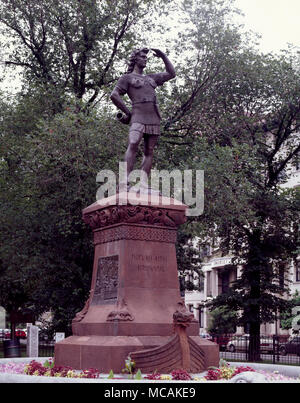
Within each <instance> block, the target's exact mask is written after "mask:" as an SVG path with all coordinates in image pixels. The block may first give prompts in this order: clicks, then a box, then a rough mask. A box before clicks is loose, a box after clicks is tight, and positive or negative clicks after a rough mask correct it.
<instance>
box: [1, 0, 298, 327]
mask: <svg viewBox="0 0 300 403" xmlns="http://www.w3.org/2000/svg"><path fill="white" fill-rule="evenodd" d="M167 6H168V7H169V8H170V7H171V5H170V2H168V1H158V0H157V1H154V0H151V1H150V0H139V1H131V0H130V1H123V0H122V1H102V2H100V1H84V2H83V1H75V0H64V1H63V2H60V3H59V4H58V3H57V2H56V1H54V2H53V1H48V0H42V1H40V2H36V1H33V0H30V1H26V2H24V1H21V0H10V1H9V2H7V1H0V28H1V33H2V34H3V35H4V36H5V37H6V38H7V41H6V42H5V43H3V54H4V59H5V61H6V63H7V64H6V66H7V68H9V67H14V66H16V65H17V66H21V67H22V68H23V76H22V77H23V88H22V90H21V91H20V93H19V94H18V95H17V97H15V98H14V99H10V102H7V101H6V99H5V95H1V97H0V103H1V120H0V131H1V132H0V153H1V159H0V174H1V175H0V186H1V193H0V201H1V205H2V209H1V212H0V225H1V234H0V304H2V305H3V306H5V307H6V308H7V309H8V310H12V309H14V310H15V309H18V308H20V307H32V308H34V310H35V312H36V313H37V314H38V313H42V312H43V311H44V310H46V309H51V310H52V311H53V314H54V326H55V327H56V330H64V331H65V328H66V326H67V324H68V326H69V325H70V322H71V319H72V318H73V317H74V313H75V312H76V311H77V310H79V309H81V308H82V306H83V304H84V300H85V299H86V298H87V295H88V290H89V286H90V276H91V267H92V257H93V246H92V244H91V233H90V229H89V228H87V227H86V226H85V225H84V224H83V223H82V220H81V210H82V209H83V208H84V207H86V206H87V205H89V204H90V203H92V202H93V201H94V200H95V195H96V191H97V187H96V182H95V179H96V174H97V172H98V171H99V170H101V169H112V170H114V171H117V167H118V161H119V160H120V159H122V158H123V155H124V152H125V149H126V143H127V128H126V127H124V126H121V125H120V124H119V123H118V122H116V121H115V118H114V116H113V111H112V108H111V105H110V103H107V95H108V93H109V92H110V90H111V86H112V85H113V84H114V82H115V80H116V79H117V78H118V77H119V75H120V74H121V72H122V71H124V70H125V61H126V59H127V58H128V56H129V53H130V51H131V49H132V47H135V46H136V45H139V46H140V44H141V43H142V44H143V43H145V41H146V39H147V41H148V38H149V37H151V35H152V34H153V33H154V32H160V34H161V41H162V49H163V47H168V52H169V53H170V59H171V60H174V61H175V65H176V66H175V67H176V72H177V80H173V81H172V82H170V83H168V85H166V86H164V87H163V88H162V89H158V91H157V94H158V98H159V103H160V106H161V109H162V113H163V116H164V119H163V121H162V136H161V138H160V144H159V147H158V148H157V149H156V154H155V162H154V168H159V169H168V170H170V171H171V170H172V169H174V168H176V169H180V170H184V169H194V170H195V169H202V170H204V172H205V189H204V191H205V206H204V207H205V210H204V213H203V215H202V216H200V217H194V218H189V219H188V221H187V223H186V224H185V225H184V226H182V228H181V230H180V232H179V237H178V238H179V242H178V245H177V257H178V266H179V270H180V271H181V273H182V274H183V275H184V274H186V273H189V272H190V271H195V272H196V273H197V274H199V273H200V271H199V263H200V264H201V256H200V255H199V250H198V248H197V247H196V246H195V245H193V244H191V243H189V242H188V240H189V239H192V238H194V237H196V236H197V237H199V238H200V244H206V243H207V242H211V243H215V242H216V241H217V240H220V243H219V247H220V251H221V253H223V254H226V253H227V252H228V251H231V252H232V253H234V254H235V255H236V262H235V263H236V264H238V263H240V264H243V270H242V275H241V278H240V279H239V280H238V281H237V282H236V283H235V285H234V287H233V288H232V289H231V292H230V294H227V295H225V296H220V297H218V298H217V299H216V301H214V304H215V305H214V307H217V306H226V307H230V309H232V310H234V311H241V313H242V314H241V316H240V317H239V318H238V320H239V323H250V324H251V323H252V325H253V327H252V328H251V326H250V333H251V334H253V333H254V332H257V331H259V330H257V328H259V324H260V323H262V322H264V321H269V320H273V319H274V318H275V313H276V311H279V309H281V310H282V309H284V308H285V307H286V303H285V292H286V290H287V288H288V284H286V283H285V282H284V281H283V282H282V281H278V278H282V272H283V271H284V270H285V267H287V266H288V263H289V260H290V259H291V258H294V257H295V253H297V250H298V251H299V224H298V223H299V210H300V209H299V206H300V197H299V190H286V189H284V188H282V187H281V185H282V184H283V182H284V180H285V179H286V177H287V175H288V174H289V171H288V169H289V164H290V163H291V162H292V161H293V160H294V159H295V158H296V157H297V154H298V153H299V150H300V148H299V147H300V146H299V136H298V134H297V133H298V132H299V128H300V127H299V124H300V119H299V117H300V107H299V105H300V102H299V94H300V91H299V82H300V80H299V78H300V77H299V62H298V60H299V59H298V58H297V57H298V56H297V54H296V53H295V52H294V51H292V50H290V49H287V50H286V51H285V52H284V53H282V54H280V55H271V54H270V55H263V54H260V53H259V52H258V51H257V50H256V48H255V38H254V39H252V37H251V36H250V35H247V36H244V35H242V34H241V32H240V30H239V28H238V27H237V26H235V25H234V24H233V23H232V20H233V19H232V16H233V15H234V14H235V13H236V11H235V10H234V8H233V3H232V1H225V0H204V1H201V2H198V1H193V0H185V1H183V2H182V7H181V10H180V20H181V23H183V24H184V25H181V27H183V28H182V29H180V30H179V31H180V32H178V35H176V37H174V39H170V40H167V39H166V36H164V33H166V28H164V27H161V26H160V25H159V24H158V18H156V17H158V16H160V18H162V17H163V16H162V13H163V12H164V10H165V8H166V7H167ZM156 25H157V26H156ZM154 28H155V29H154ZM155 63H158V62H152V63H150V67H149V69H150V70H151V69H152V67H155V71H156V67H157V64H155ZM160 66H161V65H160ZM160 68H161V67H160ZM67 328H68V327H67ZM68 331H70V328H68Z"/></svg>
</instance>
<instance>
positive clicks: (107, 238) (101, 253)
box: [55, 193, 219, 373]
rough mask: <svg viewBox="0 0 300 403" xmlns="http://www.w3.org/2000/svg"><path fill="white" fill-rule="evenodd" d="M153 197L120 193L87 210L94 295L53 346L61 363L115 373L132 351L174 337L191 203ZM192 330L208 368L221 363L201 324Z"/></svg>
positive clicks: (151, 346)
mask: <svg viewBox="0 0 300 403" xmlns="http://www.w3.org/2000/svg"><path fill="white" fill-rule="evenodd" d="M155 199H156V200H154V201H153V200H150V195H149V196H148V195H144V196H143V197H142V198H138V197H136V198H134V197H132V196H131V197H130V200H129V201H128V194H127V193H121V194H119V195H117V196H116V197H111V198H107V199H103V200H100V201H98V202H96V203H94V204H92V205H91V206H89V207H87V208H86V209H84V210H83V219H84V221H85V222H86V223H88V224H89V225H90V226H91V228H92V229H93V232H94V245H95V255H94V268H93V276H92V285H91V292H90V297H89V299H88V301H87V302H86V304H85V307H84V308H83V310H82V311H81V312H79V313H78V314H77V315H76V317H75V318H74V320H73V323H72V329H73V336H71V337H68V338H66V339H65V340H63V341H61V342H59V343H57V344H56V346H55V362H56V364H57V365H68V366H72V367H73V368H77V369H86V368H98V369H99V370H100V371H102V372H109V371H110V370H111V369H112V370H113V371H114V372H116V373H117V372H120V371H121V370H122V369H123V368H124V366H125V358H126V357H127V356H128V355H129V354H130V353H133V352H137V351H141V350H145V349H153V348H157V347H159V346H162V345H165V344H166V343H168V341H169V340H170V339H171V338H172V337H173V336H174V324H173V314H174V312H175V311H176V309H177V308H178V303H180V302H181V297H180V292H179V282H178V272H177V263H176V252H175V242H176V234H177V227H178V226H179V225H180V224H182V223H184V222H185V220H186V217H185V209H186V206H185V205H183V204H181V203H179V202H177V201H176V200H174V199H170V198H164V197H159V198H158V197H156V198H155ZM187 334H188V335H189V336H191V337H193V340H194V342H195V343H196V344H198V345H199V349H201V348H204V349H205V350H206V353H205V354H204V357H205V358H204V361H203V363H202V364H203V366H205V367H207V366H210V365H217V364H218V360H219V357H218V347H217V345H215V344H214V343H210V342H207V341H204V340H202V339H200V337H199V336H198V334H199V324H198V323H197V321H192V323H191V324H190V326H189V327H188V330H187ZM201 346H202V347H201Z"/></svg>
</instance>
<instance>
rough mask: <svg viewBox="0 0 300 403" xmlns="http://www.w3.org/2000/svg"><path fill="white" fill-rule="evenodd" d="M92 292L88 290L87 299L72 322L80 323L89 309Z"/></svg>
mask: <svg viewBox="0 0 300 403" xmlns="http://www.w3.org/2000/svg"><path fill="white" fill-rule="evenodd" d="M93 291H94V290H93V289H91V290H90V294H89V298H88V299H87V301H86V303H85V305H84V307H83V308H82V310H81V311H79V312H77V313H76V315H75V318H74V319H73V320H72V322H81V321H82V319H83V318H84V317H85V315H86V313H87V311H88V310H89V307H90V300H91V294H92V293H93Z"/></svg>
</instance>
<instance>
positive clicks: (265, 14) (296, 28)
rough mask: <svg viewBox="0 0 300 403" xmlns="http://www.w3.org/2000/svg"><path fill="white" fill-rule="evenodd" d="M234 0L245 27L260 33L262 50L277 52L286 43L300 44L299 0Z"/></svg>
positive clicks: (284, 46)
mask: <svg viewBox="0 0 300 403" xmlns="http://www.w3.org/2000/svg"><path fill="white" fill-rule="evenodd" d="M235 1H236V6H237V8H239V9H241V10H242V11H243V13H244V14H245V17H243V18H242V19H241V21H242V22H243V23H244V24H245V28H247V29H250V30H252V31H254V32H257V33H258V34H261V35H262V39H261V45H260V49H261V50H262V51H263V52H271V51H273V52H278V51H279V50H280V49H283V48H286V47H287V43H292V44H294V45H297V46H300V0H235Z"/></svg>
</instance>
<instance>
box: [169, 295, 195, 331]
mask: <svg viewBox="0 0 300 403" xmlns="http://www.w3.org/2000/svg"><path fill="white" fill-rule="evenodd" d="M194 319H195V318H194V315H193V314H192V313H191V312H190V311H188V310H187V309H186V307H185V304H184V302H182V301H179V302H178V309H177V310H176V311H175V312H174V314H173V323H174V326H178V325H179V326H183V327H188V326H189V325H190V324H191V322H193V321H194Z"/></svg>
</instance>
